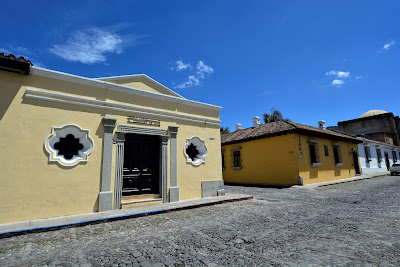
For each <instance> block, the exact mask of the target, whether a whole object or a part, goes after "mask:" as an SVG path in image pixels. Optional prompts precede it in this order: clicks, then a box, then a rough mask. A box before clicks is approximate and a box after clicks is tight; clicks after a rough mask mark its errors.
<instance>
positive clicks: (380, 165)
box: [358, 138, 400, 175]
mask: <svg viewBox="0 0 400 267" xmlns="http://www.w3.org/2000/svg"><path fill="white" fill-rule="evenodd" d="M359 139H360V140H361V141H362V143H360V144H358V151H359V156H360V164H361V168H362V172H363V174H371V175H379V174H382V175H385V174H389V168H390V166H392V165H393V164H394V163H396V162H398V161H399V156H400V155H399V153H400V147H398V146H394V145H389V144H386V143H383V142H379V141H375V140H371V139H366V138H359Z"/></svg>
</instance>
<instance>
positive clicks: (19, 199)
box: [0, 71, 104, 223]
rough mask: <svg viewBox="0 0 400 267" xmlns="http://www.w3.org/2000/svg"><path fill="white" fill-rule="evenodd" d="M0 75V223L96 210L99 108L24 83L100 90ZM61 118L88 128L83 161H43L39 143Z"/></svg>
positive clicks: (95, 92)
mask: <svg viewBox="0 0 400 267" xmlns="http://www.w3.org/2000/svg"><path fill="white" fill-rule="evenodd" d="M0 81H1V86H0V95H1V96H2V97H1V98H0V103H1V106H2V107H6V108H4V109H3V110H2V113H1V114H0V115H1V116H0V118H1V120H0V129H1V130H0V164H1V166H0V169H1V175H0V214H1V216H0V223H6V222H13V221H22V220H29V219H39V218H47V217H55V216H62V215H71V214H79V213H90V212H94V211H97V209H98V203H97V200H98V194H99V188H100V172H101V157H102V149H101V147H102V136H103V126H102V125H101V117H102V114H103V112H104V110H99V109H93V108H85V107H72V106H70V105H67V104H56V103H51V102H45V101H42V100H34V99H25V98H24V97H23V95H24V93H25V90H26V88H27V87H29V88H38V87H40V88H41V89H43V90H56V91H68V92H69V93H77V92H78V91H83V92H84V94H85V95H87V96H90V97H93V98H99V99H101V98H104V90H102V89H99V88H93V87H90V86H79V88H77V87H76V85H74V84H72V83H68V82H57V81H56V80H52V79H46V78H42V77H37V76H23V75H18V74H13V73H8V72H3V71H0ZM3 96H6V97H3ZM65 124H76V125H78V126H80V127H81V128H83V129H89V130H90V136H91V137H92V139H93V141H94V150H93V152H92V153H91V155H90V156H89V161H88V162H87V163H82V164H79V165H77V166H75V167H72V168H71V167H70V168H65V167H62V166H59V165H57V164H56V163H49V162H48V154H47V152H46V151H45V149H44V146H43V144H44V142H45V140H46V138H47V137H48V136H49V135H50V133H51V129H52V126H57V127H60V126H63V125H65Z"/></svg>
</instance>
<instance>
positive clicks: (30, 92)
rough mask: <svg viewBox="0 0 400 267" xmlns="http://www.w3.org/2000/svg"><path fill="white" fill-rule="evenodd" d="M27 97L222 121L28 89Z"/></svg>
mask: <svg viewBox="0 0 400 267" xmlns="http://www.w3.org/2000/svg"><path fill="white" fill-rule="evenodd" d="M25 97H27V98H34V99H40V100H46V101H52V102H59V103H66V104H73V105H79V106H87V107H94V108H104V109H111V110H119V111H124V112H129V113H133V114H139V115H150V116H155V117H164V118H169V119H176V120H184V121H192V122H199V123H205V124H212V125H218V126H219V125H220V121H219V120H215V119H208V118H203V117H198V116H192V115H185V114H177V113H174V112H169V111H161V110H156V109H152V108H143V107H138V106H133V105H125V104H119V103H112V102H107V101H102V100H95V99H89V98H84V97H77V96H70V95H65V94H58V93H52V92H44V91H39V90H35V89H29V88H28V89H26V93H25ZM55 97H58V98H64V99H68V100H64V99H58V98H55ZM71 100H76V101H85V102H87V103H82V102H76V101H71ZM134 109H136V110H134ZM156 112H157V113H156Z"/></svg>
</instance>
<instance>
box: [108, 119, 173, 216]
mask: <svg viewBox="0 0 400 267" xmlns="http://www.w3.org/2000/svg"><path fill="white" fill-rule="evenodd" d="M116 133H117V156H116V164H115V186H114V209H120V208H121V205H122V175H123V166H124V145H125V134H127V133H132V134H139V135H153V136H159V137H160V159H159V164H160V167H159V170H160V174H159V182H160V194H161V198H162V201H163V203H166V202H168V193H167V192H168V191H167V187H168V185H167V182H168V143H169V138H170V136H169V135H168V130H161V129H153V128H144V127H135V126H130V125H118V128H117V131H116Z"/></svg>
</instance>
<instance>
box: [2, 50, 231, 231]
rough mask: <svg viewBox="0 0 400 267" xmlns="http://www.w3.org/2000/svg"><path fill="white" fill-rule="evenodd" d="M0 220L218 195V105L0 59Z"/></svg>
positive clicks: (150, 85)
mask: <svg viewBox="0 0 400 267" xmlns="http://www.w3.org/2000/svg"><path fill="white" fill-rule="evenodd" d="M0 94H1V98H0V103H1V105H0V162H1V163H0V164H1V165H0V169H1V175H0V214H1V216H0V223H8V222H16V221H23V220H31V219H40V218H48V217H56V216H65V215H73V214H83V213H90V212H97V211H107V210H112V209H120V208H127V207H134V206H140V205H151V204H160V203H165V202H172V201H179V200H185V199H194V198H201V197H206V196H215V195H217V191H218V190H219V189H220V188H221V187H222V185H223V180H222V173H221V154H220V151H221V143H220V132H219V126H220V121H219V110H220V107H218V106H214V105H209V104H204V103H200V102H196V101H192V100H188V99H185V98H184V97H182V96H180V95H179V94H177V93H175V92H173V91H172V90H170V89H168V88H167V87H165V86H163V85H162V84H160V83H158V82H156V81H155V80H153V79H151V78H149V77H148V76H146V75H144V74H139V75H128V76H119V77H106V78H98V79H91V78H85V77H81V76H76V75H71V74H67V73H62V72H58V71H53V70H48V69H43V68H38V67H34V66H31V63H30V62H29V61H27V60H25V59H24V58H22V57H21V58H19V59H16V58H15V57H14V56H12V55H8V56H7V55H5V54H0Z"/></svg>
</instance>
